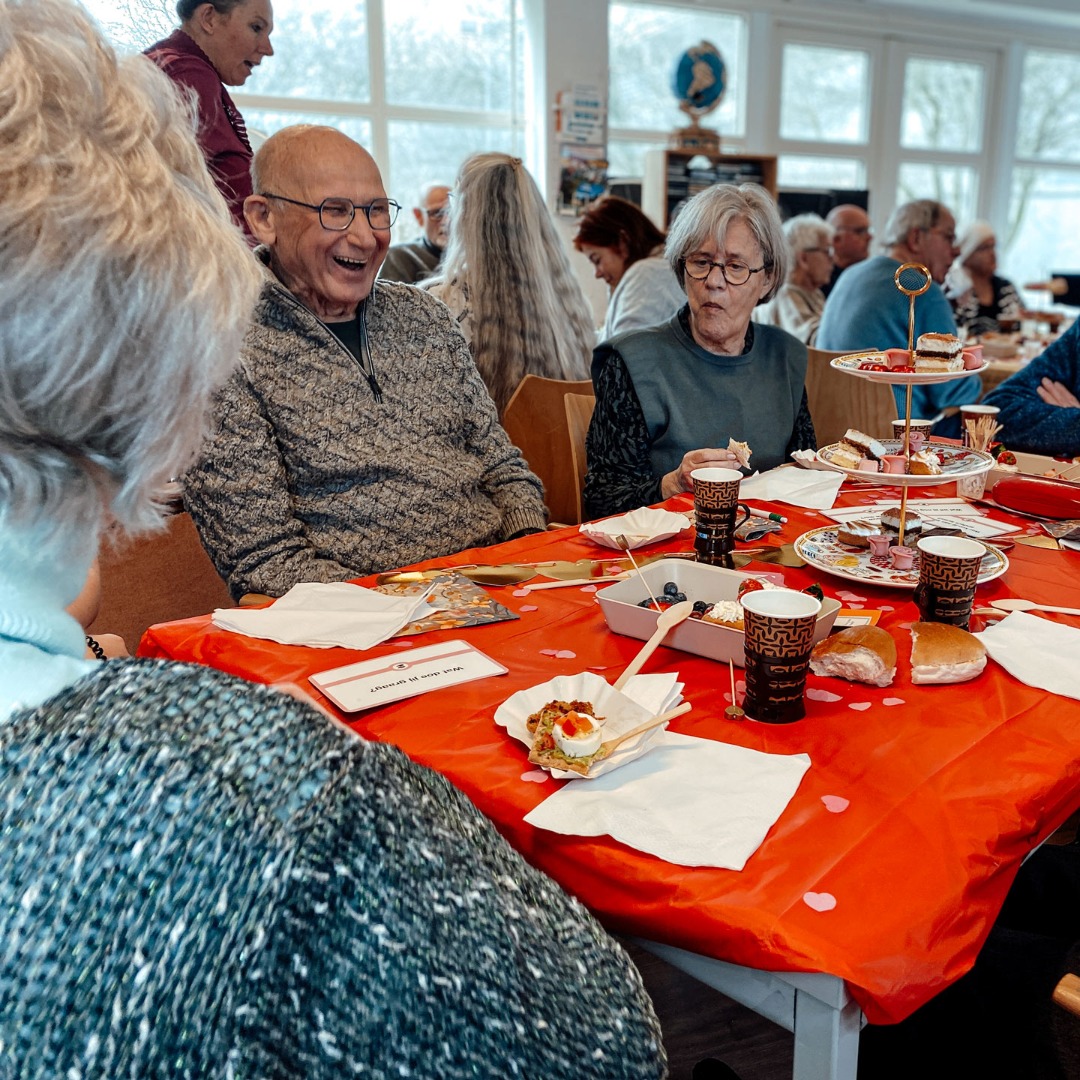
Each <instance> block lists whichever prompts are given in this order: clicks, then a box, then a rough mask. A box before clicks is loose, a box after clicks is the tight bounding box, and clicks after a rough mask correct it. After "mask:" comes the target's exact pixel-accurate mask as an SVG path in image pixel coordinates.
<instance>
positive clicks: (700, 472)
mask: <svg viewBox="0 0 1080 1080" xmlns="http://www.w3.org/2000/svg"><path fill="white" fill-rule="evenodd" d="M742 478H743V477H742V473H741V472H737V471H736V470H735V469H695V470H694V471H693V472H692V473H691V474H690V479H691V480H693V482H694V550H695V551H696V552H697V555H698V561H699V562H705V563H710V564H714V565H715V564H721V565H723V564H724V563H725V560H726V559H727V558H728V557H729V556H730V554H731V552H732V550H733V549H734V547H735V530H736V529H737V528H738V527H739V526H740V525H741V524H742V523H743V522H744V521H746V520H747V518H749V517H750V507H748V506H747V505H746V504H745V503H740V502H739V484H740V483H741V482H742ZM740 509H741V510H742V512H743V514H742V517H741V518H739V517H738V515H739V510H740ZM737 518H738V520H736V519H737Z"/></svg>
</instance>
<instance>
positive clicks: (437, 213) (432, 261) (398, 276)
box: [379, 184, 450, 285]
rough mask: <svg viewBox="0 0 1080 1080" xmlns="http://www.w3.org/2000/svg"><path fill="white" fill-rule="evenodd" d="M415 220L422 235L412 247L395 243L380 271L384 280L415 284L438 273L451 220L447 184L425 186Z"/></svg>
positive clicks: (414, 208) (414, 215)
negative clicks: (447, 228) (447, 227)
mask: <svg viewBox="0 0 1080 1080" xmlns="http://www.w3.org/2000/svg"><path fill="white" fill-rule="evenodd" d="M413 217H415V218H416V223H417V224H418V225H419V226H420V228H421V229H422V230H423V236H421V237H420V239H419V240H418V241H417V242H416V243H413V244H394V246H393V247H391V248H390V250H389V251H388V252H387V253H386V261H385V262H384V263H383V265H382V269H381V270H380V271H379V277H380V278H382V280H383V281H404V282H406V283H407V284H409V285H415V284H416V283H417V282H418V281H426V280H427V279H428V278H429V277H431V276H432V275H433V274H434V273H435V271H436V270H438V268H439V265H440V263H441V262H442V257H443V251H445V249H446V241H447V234H446V226H447V224H448V222H449V218H450V189H449V188H448V187H447V186H446V185H445V184H426V185H425V186H424V187H422V188H421V189H420V205H419V206H414V207H413Z"/></svg>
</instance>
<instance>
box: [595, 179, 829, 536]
mask: <svg viewBox="0 0 1080 1080" xmlns="http://www.w3.org/2000/svg"><path fill="white" fill-rule="evenodd" d="M666 253H667V259H668V262H669V263H670V265H671V268H672V270H673V271H674V273H675V276H676V277H677V278H678V280H679V284H680V285H681V286H682V288H683V290H684V291H685V293H686V298H687V303H686V305H685V306H684V307H683V308H682V309H681V310H680V311H679V312H678V313H677V314H676V315H674V316H673V317H672V318H671V319H669V320H668V321H667V322H665V323H662V324H661V325H659V326H654V327H649V328H647V329H643V330H635V331H631V332H630V333H628V334H624V335H620V336H619V337H618V338H617V339H616V341H615V342H604V343H603V344H602V345H600V346H599V347H598V348H597V349H596V351H595V352H594V354H593V366H592V377H593V386H594V387H595V390H596V411H595V412H594V413H593V420H592V424H591V426H590V428H589V436H588V442H587V455H588V472H587V474H586V477H585V504H586V511H587V513H588V515H589V516H590V517H600V516H603V515H605V514H617V513H622V512H624V511H628V510H632V509H634V508H635V507H638V506H642V505H646V504H648V503H654V502H658V501H659V500H661V499H667V498H670V497H671V496H672V495H676V494H678V493H679V492H681V491H689V490H691V487H692V481H691V479H690V473H691V472H692V471H693V470H694V469H700V468H705V467H709V466H720V467H722V468H737V467H738V459H737V457H736V455H735V453H734V452H733V451H731V450H728V449H727V446H728V442H729V440H731V439H735V440H736V441H738V442H746V443H748V444H749V445H750V448H751V450H752V451H753V454H754V468H755V469H761V470H765V469H771V468H774V467H775V466H777V465H779V464H781V463H782V462H783V461H785V460H786V459H787V456H788V455H789V454H790V453H791V451H793V450H800V449H810V448H813V447H814V446H815V441H814V425H813V423H812V421H811V419H810V409H809V406H808V405H807V401H806V389H805V386H804V383H805V379H806V346H805V345H803V344H802V343H801V342H799V341H797V340H796V339H795V338H793V337H792V336H791V335H790V334H788V333H787V332H785V331H784V330H780V329H779V328H777V327H773V326H757V325H755V324H754V323H752V322H751V321H750V320H751V316H752V315H753V312H754V307H755V305H756V304H758V303H759V302H760V301H762V300H768V299H770V298H771V297H772V295H773V293H774V292H775V291H776V289H777V287H778V285H779V283H780V282H781V281H783V280H784V277H785V274H786V271H787V264H788V253H787V244H786V241H785V240H784V234H783V230H782V229H781V225H780V216H779V214H778V213H777V210H776V204H775V203H774V202H773V199H772V196H771V195H770V194H769V193H768V192H767V191H766V190H765V189H764V188H763V187H760V186H759V185H757V184H743V185H741V186H740V187H734V186H732V185H728V184H718V185H716V186H714V187H711V188H708V189H706V190H705V191H703V192H701V193H700V194H698V195H695V196H694V197H693V198H692V199H691V200H690V201H689V202H688V203H687V204H686V205H685V206H684V207H683V209H682V211H681V212H680V214H679V216H678V217H677V218H676V219H675V223H674V225H672V227H671V229H670V231H669V232H668V239H667V252H666Z"/></svg>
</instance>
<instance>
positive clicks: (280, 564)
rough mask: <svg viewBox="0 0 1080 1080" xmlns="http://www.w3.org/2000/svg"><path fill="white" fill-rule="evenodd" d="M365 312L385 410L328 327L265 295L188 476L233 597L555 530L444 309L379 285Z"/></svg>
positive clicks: (194, 505) (268, 291)
mask: <svg viewBox="0 0 1080 1080" xmlns="http://www.w3.org/2000/svg"><path fill="white" fill-rule="evenodd" d="M362 311H363V314H364V317H366V319H367V328H368V340H369V342H370V345H371V354H372V359H373V361H374V367H375V372H376V376H377V379H378V383H379V386H380V387H381V390H382V395H383V401H382V402H381V403H380V402H377V401H376V400H375V395H374V393H373V391H372V388H371V386H370V385H369V384H368V380H367V378H366V376H365V375H364V374H363V372H362V371H361V370H360V365H359V364H358V363H357V362H356V360H355V359H354V358H353V357H352V355H351V354H350V353H349V352H348V350H347V349H345V347H344V346H343V345H342V344H341V343H340V342H339V341H338V340H337V338H336V337H334V335H333V334H332V333H331V332H330V330H328V329H327V327H326V326H325V325H324V324H323V323H322V322H320V321H319V320H318V319H317V318H316V317H315V316H314V315H312V313H311V312H310V311H308V309H307V308H305V307H304V306H303V305H302V304H301V303H300V302H299V301H298V300H296V298H295V297H293V296H292V295H291V294H290V293H289V292H288V291H286V290H285V289H284V288H283V287H282V286H281V285H280V284H279V283H278V282H276V281H272V282H268V283H267V284H266V286H265V287H264V288H263V292H262V296H261V298H260V300H259V304H258V306H257V308H256V310H255V316H254V322H253V324H252V326H251V328H250V329H249V331H248V334H247V338H246V340H245V343H244V349H243V354H242V357H241V362H240V365H239V367H238V368H237V370H236V371H235V372H234V373H233V376H232V378H231V379H230V380H229V382H228V383H227V384H226V385H225V387H224V388H223V390H222V392H221V393H220V395H219V397H218V400H217V404H216V407H215V413H214V419H213V428H212V435H211V437H210V438H209V440H208V441H207V443H206V444H205V445H204V447H203V451H202V457H201V460H200V461H199V463H198V464H197V465H196V467H195V468H194V469H193V470H192V471H191V472H189V474H188V476H187V478H186V480H185V499H186V502H187V506H188V509H189V510H190V511H191V515H192V517H193V518H194V519H195V524H196V525H197V526H198V529H199V534H200V535H201V537H202V541H203V544H204V545H205V546H206V550H207V551H208V552H209V554H210V557H211V558H212V559H213V560H214V563H215V565H216V566H217V569H218V572H219V573H220V574H221V576H222V577H223V578H225V580H226V581H227V582H228V584H229V588H230V589H231V590H232V593H233V595H234V596H237V597H239V596H241V595H243V594H244V593H245V592H262V593H268V594H270V595H272V596H280V595H281V594H282V593H284V592H287V591H288V590H289V589H290V588H291V587H292V586H293V585H295V584H296V583H297V582H298V581H342V580H345V579H347V578H352V577H357V576H359V575H361V574H368V573H374V572H376V571H380V570H389V569H393V568H395V567H398V566H404V565H407V564H409V563H413V562H417V561H419V560H421V559H427V558H432V557H435V556H438V555H449V554H453V553H454V552H456V551H461V550H462V549H463V548H467V547H473V546H481V545H485V544H492V543H497V542H498V541H501V540H505V539H507V538H509V537H510V536H512V535H514V534H515V533H517V532H520V531H521V530H523V529H529V528H532V529H543V528H544V526H545V523H546V513H545V510H544V500H543V488H542V486H541V484H540V481H539V480H537V479H536V477H535V476H533V474H532V473H531V472H529V470H528V467H527V466H526V465H525V462H524V461H523V459H522V457H521V454H520V452H519V451H518V450H517V449H516V447H514V446H513V445H511V443H510V441H509V439H508V438H507V437H506V433H505V432H504V431H503V429H502V428H501V427H500V426H499V421H498V416H497V415H496V412H495V407H494V405H493V404H492V402H491V398H490V397H489V396H488V393H487V390H486V389H485V388H484V384H483V382H482V381H481V379H480V376H479V374H478V373H477V370H476V366H475V365H474V364H473V361H472V357H471V356H470V354H469V349H468V346H467V345H466V344H465V341H464V339H463V338H462V336H461V333H460V331H459V330H458V329H457V327H456V326H454V323H453V320H452V319H451V318H450V315H449V313H448V312H447V310H446V308H445V307H444V306H443V305H442V304H440V303H439V302H438V301H436V300H434V299H433V298H432V297H430V296H428V295H427V294H426V293H424V292H422V291H421V290H419V289H416V288H413V287H411V286H406V285H399V284H395V283H392V282H385V283H384V282H379V283H378V284H377V285H376V288H375V290H374V291H373V292H372V295H371V296H370V297H369V298H368V300H367V301H366V302H365V304H364V305H362Z"/></svg>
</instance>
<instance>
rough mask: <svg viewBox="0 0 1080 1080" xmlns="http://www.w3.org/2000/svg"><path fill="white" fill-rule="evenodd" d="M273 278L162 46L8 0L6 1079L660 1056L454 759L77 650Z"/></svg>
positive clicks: (608, 950) (527, 1067)
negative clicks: (127, 536)
mask: <svg viewBox="0 0 1080 1080" xmlns="http://www.w3.org/2000/svg"><path fill="white" fill-rule="evenodd" d="M258 283H259V274H258V272H257V270H256V268H255V265H254V263H253V261H252V260H251V257H250V256H249V254H248V253H247V249H246V247H245V245H244V243H243V240H242V239H241V237H240V233H239V232H238V231H237V230H236V229H235V228H234V227H233V226H232V225H231V224H230V222H229V218H228V215H227V211H226V207H225V203H224V202H223V201H222V199H221V198H220V196H219V195H218V194H217V192H216V191H215V190H214V188H213V187H212V184H211V181H210V179H209V177H208V175H207V173H206V169H205V167H204V165H203V161H202V157H201V155H200V153H199V150H198V148H197V146H196V144H195V140H194V136H193V132H192V130H191V126H190V122H189V121H188V120H187V118H186V116H185V115H184V114H183V112H182V111H181V109H180V107H179V106H178V104H177V103H176V100H175V97H174V95H173V92H172V90H171V88H170V86H169V84H168V82H167V80H166V79H165V77H164V76H163V75H162V74H161V73H160V72H158V71H157V70H155V68H154V67H153V66H152V65H151V64H149V63H148V62H147V61H146V60H145V59H143V58H141V57H133V58H131V59H128V60H124V61H122V62H120V63H118V62H117V60H116V58H115V56H114V55H113V53H112V52H111V51H110V49H109V48H108V47H107V45H106V44H105V43H104V42H103V41H102V40H101V39H100V38H99V37H98V35H97V33H96V31H95V30H94V28H93V26H92V24H91V23H90V21H89V20H88V18H87V16H86V15H85V13H84V12H82V11H81V9H79V8H77V7H76V6H75V5H74V4H72V3H68V2H66V0H0V307H2V309H3V310H4V311H6V312H9V313H15V314H11V315H9V317H7V318H5V319H4V320H2V321H0V790H2V795H0V866H3V868H4V869H3V873H2V874H0V940H2V941H3V951H2V955H0V1076H3V1077H5V1080H6V1078H9V1077H12V1078H19V1077H42V1078H45V1077H49V1078H52V1077H61V1076H63V1077H73V1076H84V1077H121V1076H130V1077H141V1078H162V1080H165V1078H170V1080H171V1078H173V1077H203V1076H237V1077H256V1076H274V1077H305V1078H315V1080H318V1078H322V1077H330V1076H334V1077H338V1076H342V1075H356V1074H364V1075H372V1076H373V1075H381V1076H391V1075H392V1076H409V1075H411V1076H432V1077H434V1076H438V1077H450V1078H453V1077H463V1076H469V1077H476V1076H485V1075H487V1076H493V1077H495V1076H498V1077H504V1076H525V1075H532V1076H560V1075H563V1076H567V1075H571V1073H572V1075H574V1076H594V1077H610V1076H633V1077H656V1076H660V1075H662V1074H663V1072H664V1056H663V1051H662V1049H661V1048H660V1046H659V1041H658V1040H659V1031H658V1027H657V1023H656V1019H655V1017H654V1015H653V1013H652V1010H651V1006H650V1005H649V1002H648V999H647V998H646V997H645V995H644V993H643V991H642V990H641V985H640V981H639V980H638V978H637V975H636V973H635V971H634V969H633V968H632V966H631V965H630V963H629V961H628V960H627V959H626V957H625V956H624V955H623V954H622V952H621V951H620V950H619V948H618V946H616V945H615V944H614V943H613V942H611V941H610V940H609V939H608V938H607V936H606V935H605V934H604V932H603V931H602V930H601V929H600V928H599V926H598V925H597V924H596V923H595V922H594V921H593V920H592V919H591V918H590V916H589V915H588V914H587V913H586V912H585V911H584V910H583V909H582V908H581V907H580V906H579V905H578V904H577V903H576V902H574V901H573V900H571V899H570V898H568V897H567V896H566V895H565V894H563V893H562V892H560V891H559V889H558V888H557V887H556V886H555V885H553V884H552V883H551V882H549V881H548V880H547V879H546V878H544V877H543V876H542V875H540V874H539V873H537V872H536V871H533V870H532V869H530V868H529V867H528V866H527V865H526V864H525V863H524V862H523V861H522V860H521V859H520V858H519V857H518V856H516V855H515V854H514V853H513V852H511V851H510V849H509V848H508V847H507V846H506V844H505V843H504V842H503V841H502V840H501V839H500V838H499V836H498V835H497V834H496V833H495V832H494V830H493V829H492V828H491V826H490V825H489V824H488V822H487V821H486V820H485V819H484V818H482V817H481V816H480V814H479V813H478V812H477V811H476V810H475V809H474V808H473V807H472V806H471V805H470V804H469V803H468V802H467V801H466V800H465V799H464V797H462V796H461V795H459V794H458V793H457V792H455V791H454V790H453V789H452V788H451V787H450V786H449V785H448V784H447V783H446V782H445V781H444V780H442V779H441V778H440V777H438V776H437V775H435V774H433V773H431V772H428V771H427V770H425V769H422V768H420V767H418V766H415V765H413V764H412V763H411V762H410V761H408V759H406V758H405V757H404V755H402V754H401V753H400V752H399V751H397V750H395V749H394V748H392V747H388V746H379V745H375V744H370V743H366V742H363V741H361V740H360V739H358V738H356V737H355V736H353V735H352V734H351V733H349V732H347V731H345V730H344V729H342V728H339V727H337V726H335V725H333V724H331V723H330V722H329V721H328V720H327V719H326V718H325V717H323V716H322V715H320V714H319V713H317V712H316V711H314V710H313V709H311V708H310V707H309V706H308V705H305V704H303V703H301V702H299V701H296V700H294V699H293V698H291V697H287V696H286V695H284V694H279V693H276V692H274V691H273V690H271V689H268V688H265V687H256V686H253V685H251V684H248V683H244V682H240V681H239V680H236V679H233V678H231V677H228V676H225V675H223V674H221V673H219V672H215V671H212V670H210V669H208V668H195V667H184V666H181V665H170V664H162V663H150V662H139V661H133V660H114V661H109V662H107V663H96V662H94V661H86V660H84V659H83V658H82V651H83V637H82V632H81V629H80V627H79V625H78V623H77V622H76V621H75V619H73V618H72V617H71V616H70V615H67V614H66V613H65V612H64V610H63V609H64V605H65V604H67V603H70V602H71V601H72V600H73V599H74V598H75V596H76V594H77V593H78V591H79V588H80V586H81V585H82V583H83V580H84V579H85V577H86V573H87V568H88V567H89V565H90V562H91V560H92V559H93V556H94V554H95V552H96V551H97V546H98V537H99V534H100V531H101V527H102V523H103V521H104V520H105V519H106V517H109V518H112V519H115V520H116V521H117V522H119V523H120V525H121V526H122V527H124V528H127V529H128V530H135V529H138V528H142V527H145V526H148V525H152V524H153V523H154V521H155V520H156V518H157V513H158V511H157V508H156V507H155V505H154V501H153V499H154V495H155V492H157V491H158V490H159V488H160V485H161V484H162V483H163V482H164V481H165V480H166V479H167V478H168V477H169V476H170V475H173V474H175V473H176V471H177V470H178V469H180V468H182V467H183V465H184V463H185V461H186V460H187V459H188V458H189V456H190V455H191V453H192V451H193V450H194V449H195V446H196V444H197V443H198V441H199V438H200V435H201V434H202V430H203V423H204V422H203V415H204V412H205V409H206V406H207V403H208V400H209V398H210V396H211V395H212V393H213V392H214V389H215V387H216V386H217V385H218V384H219V383H220V382H221V380H222V378H223V377H224V376H225V375H226V373H227V372H228V370H229V369H230V367H231V366H232V365H233V363H234V361H235V358H236V355H237V352H238V350H239V347H240V339H241V334H242V333H243V331H244V328H245V325H246V323H247V319H248V316H249V312H250V310H251V308H252V304H253V302H254V300H255V296H256V292H257V289H258ZM402 288H405V286H402ZM553 943H555V944H556V946H557V947H554V946H553Z"/></svg>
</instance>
